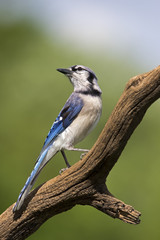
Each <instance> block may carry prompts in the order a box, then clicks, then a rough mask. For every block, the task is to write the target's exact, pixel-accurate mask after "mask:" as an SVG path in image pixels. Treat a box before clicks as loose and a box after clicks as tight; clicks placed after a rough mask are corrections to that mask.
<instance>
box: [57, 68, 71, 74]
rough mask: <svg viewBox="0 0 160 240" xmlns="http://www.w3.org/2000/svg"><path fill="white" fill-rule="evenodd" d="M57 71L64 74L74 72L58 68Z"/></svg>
mask: <svg viewBox="0 0 160 240" xmlns="http://www.w3.org/2000/svg"><path fill="white" fill-rule="evenodd" d="M57 71H58V72H61V73H63V74H71V73H72V71H71V70H70V69H68V68H57Z"/></svg>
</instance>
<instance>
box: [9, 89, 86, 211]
mask: <svg viewBox="0 0 160 240" xmlns="http://www.w3.org/2000/svg"><path fill="white" fill-rule="evenodd" d="M82 107H83V101H82V99H81V98H80V97H79V96H77V94H76V93H73V94H72V95H71V96H70V98H69V99H68V101H67V102H66V104H65V105H64V107H63V108H62V110H61V112H60V113H59V115H58V117H57V118H56V120H55V122H54V123H53V125H52V127H51V130H50V131H49V133H48V136H47V138H46V140H45V142H44V145H43V148H42V150H41V153H40V155H39V157H38V159H37V161H36V164H35V167H34V169H33V171H32V172H31V175H30V176H29V178H28V179H27V181H26V183H25V185H24V187H23V188H22V190H21V192H20V195H19V197H18V200H17V202H16V204H15V206H14V208H13V212H15V211H16V210H18V209H20V207H21V205H22V204H23V201H24V199H25V197H26V196H27V195H28V193H29V191H30V190H31V188H32V186H33V184H34V182H35V180H36V178H37V177H38V175H39V173H40V171H41V170H42V168H43V167H44V166H45V165H46V163H47V162H48V161H49V159H47V160H46V158H45V157H46V155H47V153H48V150H49V149H50V147H51V145H52V143H53V141H54V140H55V139H56V137H57V136H58V135H59V134H60V133H62V132H63V131H64V130H65V129H66V128H67V127H68V126H69V125H70V124H71V123H72V122H73V120H74V119H75V118H76V116H77V115H78V114H79V112H80V111H81V109H82Z"/></svg>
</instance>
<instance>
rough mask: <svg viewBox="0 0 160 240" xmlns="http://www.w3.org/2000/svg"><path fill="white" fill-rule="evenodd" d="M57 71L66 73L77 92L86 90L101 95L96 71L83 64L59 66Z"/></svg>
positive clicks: (85, 91)
mask: <svg viewBox="0 0 160 240" xmlns="http://www.w3.org/2000/svg"><path fill="white" fill-rule="evenodd" d="M57 71H59V72H61V73H63V74H65V75H66V76H67V77H68V78H69V79H70V81H71V83H72V84H73V86H74V91H75V92H84V93H89V94H92V95H101V93H102V92H101V89H100V87H99V86H98V83H97V77H96V75H95V73H94V72H93V71H92V70H91V69H90V68H88V67H85V66H83V65H74V66H72V67H70V68H58V69H57Z"/></svg>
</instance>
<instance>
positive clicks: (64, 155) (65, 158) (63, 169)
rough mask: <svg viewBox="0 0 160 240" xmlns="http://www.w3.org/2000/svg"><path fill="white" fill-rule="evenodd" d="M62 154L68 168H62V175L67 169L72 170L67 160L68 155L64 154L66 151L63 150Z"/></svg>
mask: <svg viewBox="0 0 160 240" xmlns="http://www.w3.org/2000/svg"><path fill="white" fill-rule="evenodd" d="M61 153H62V156H63V158H64V161H65V163H66V165H67V167H66V168H62V169H61V170H60V171H59V173H60V174H61V173H62V172H64V171H65V170H66V169H68V168H70V166H71V165H70V164H69V162H68V160H67V157H66V154H65V153H64V150H61Z"/></svg>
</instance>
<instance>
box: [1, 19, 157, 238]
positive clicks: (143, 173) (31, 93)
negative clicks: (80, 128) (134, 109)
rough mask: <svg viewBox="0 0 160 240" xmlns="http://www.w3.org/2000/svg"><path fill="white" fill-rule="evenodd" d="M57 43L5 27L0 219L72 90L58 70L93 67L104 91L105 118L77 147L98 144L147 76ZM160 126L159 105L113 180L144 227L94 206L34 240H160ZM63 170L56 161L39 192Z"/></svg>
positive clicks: (63, 218)
mask: <svg viewBox="0 0 160 240" xmlns="http://www.w3.org/2000/svg"><path fill="white" fill-rule="evenodd" d="M53 39H54V41H53ZM53 39H49V38H48V37H46V36H45V35H44V34H43V33H41V32H40V31H39V30H37V29H36V28H35V26H34V27H33V26H31V25H30V24H28V23H26V22H17V23H15V24H12V25H1V26H0V111H1V115H0V116H1V118H0V121H1V124H0V141H1V144H0V152H1V168H0V190H1V204H0V209H1V212H3V211H4V210H5V209H6V208H7V207H8V206H9V205H11V204H12V203H13V202H14V201H16V199H17V197H18V194H19V192H20V190H21V188H22V187H23V185H24V183H25V181H26V179H27V177H28V176H29V174H30V172H31V170H32V169H33V166H34V163H35V161H36V158H37V156H38V154H39V152H40V150H41V147H42V144H43V141H44V139H45V136H46V135H47V132H48V131H49V129H50V126H51V124H52V122H53V121H54V119H55V118H56V117H57V114H58V113H59V111H60V110H61V108H62V107H63V104H64V102H65V101H66V99H67V98H68V96H69V95H70V93H71V91H72V86H71V84H70V83H69V81H68V79H67V78H65V77H64V76H63V75H61V74H59V73H58V72H56V68H58V67H69V66H71V65H74V64H83V65H86V66H89V67H91V68H92V69H93V70H94V71H95V72H96V75H97V77H98V79H99V85H100V86H101V88H102V89H103V114H102V118H101V120H100V123H99V124H98V126H97V127H96V129H95V130H94V131H93V133H91V134H90V136H88V137H87V138H86V140H84V141H83V142H82V143H80V144H79V146H80V147H84V146H85V148H91V146H92V145H93V144H94V142H95V141H96V139H97V137H98V135H99V133H100V132H101V130H102V129H103V126H104V125H105V122H106V121H107V119H108V117H109V115H110V113H111V111H112V109H113V108H114V106H115V104H116V102H117V100H118V99H119V97H120V94H121V93H122V91H123V89H124V86H125V83H126V82H127V81H128V79H129V78H130V77H132V76H134V75H136V74H139V73H142V72H143V70H142V68H141V67H140V66H139V67H137V66H136V65H133V63H130V61H129V59H126V60H125V59H123V60H122V59H121V60H120V59H119V60H118V59H117V60H115V59H113V58H111V56H109V55H108V56H107V57H106V56H105V55H107V53H103V54H102V53H97V52H94V51H93V52H92V53H88V52H86V51H85V50H78V49H75V48H74V49H73V48H72V46H69V45H65V43H62V42H61V43H59V42H58V40H57V39H56V36H55V38H54V37H53ZM138 69H139V70H138ZM140 69H141V70H140ZM149 70H151V69H148V70H146V71H149ZM159 120H160V111H159V101H157V102H156V103H155V104H154V105H153V106H151V108H150V109H149V110H148V112H147V114H146V115H145V117H144V119H143V121H142V123H141V124H140V126H139V127H138V128H137V129H136V131H135V133H134V134H133V136H132V137H131V139H130V140H129V142H128V144H127V147H126V148H125V150H124V152H123V154H122V156H121V157H120V159H119V161H118V163H117V164H116V166H115V167H114V169H113V170H112V172H111V174H110V176H109V177H108V184H109V189H110V191H111V192H112V193H113V194H114V195H115V196H117V197H118V198H120V199H121V200H124V201H125V202H126V203H128V204H130V205H132V206H134V207H135V208H136V209H137V210H139V211H141V212H142V217H141V219H142V222H141V224H140V225H138V226H132V225H127V224H125V223H122V222H121V221H119V220H113V219H112V218H110V217H108V216H107V215H105V214H103V213H101V212H99V211H97V210H96V209H93V208H91V207H88V206H76V207H74V208H73V209H72V210H70V211H68V212H65V213H62V214H60V215H57V216H55V217H53V218H52V219H50V220H48V221H47V222H46V223H45V224H43V226H42V227H41V228H40V229H39V230H38V231H37V232H36V233H35V234H33V235H32V236H30V237H29V239H39V240H40V239H46V240H49V239H53V238H54V239H57V238H58V239H64V238H65V239H76V240H79V239H84V240H85V239H87V240H88V239H97V238H98V239H130V240H132V239H137V240H138V239H142V238H144V239H151V238H152V239H159V238H160V232H159V212H160V207H159V201H160V193H159V189H158V182H159V169H160V162H159V155H160V152H159V138H160V131H159ZM67 156H68V158H69V159H70V162H71V164H74V162H76V161H78V159H79V154H78V153H73V152H72V153H71V152H67ZM63 167H64V161H63V159H62V157H61V155H60V154H57V156H56V157H54V159H52V160H51V161H50V163H49V164H48V165H47V166H46V167H45V168H44V169H43V171H42V172H41V174H40V176H39V178H38V180H37V182H36V184H35V186H37V185H39V184H40V183H43V182H44V181H47V180H48V179H50V178H52V177H54V176H56V175H57V174H58V173H59V170H60V169H61V168H63Z"/></svg>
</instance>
